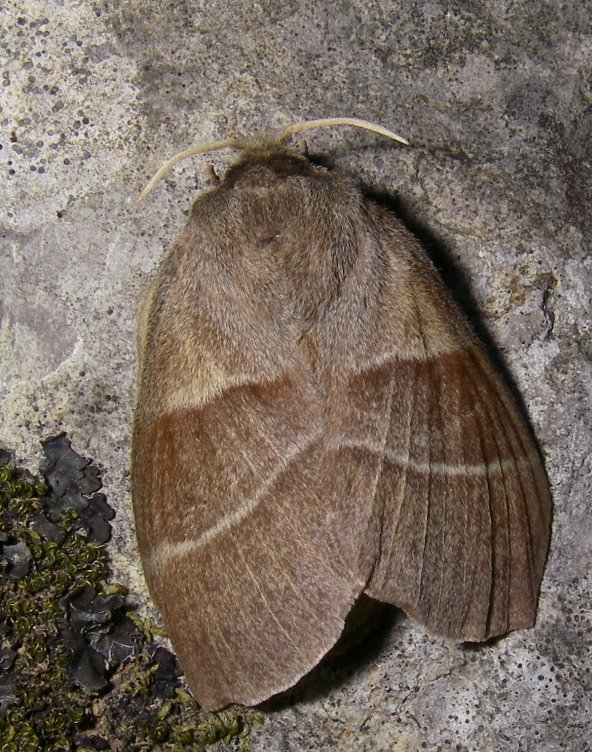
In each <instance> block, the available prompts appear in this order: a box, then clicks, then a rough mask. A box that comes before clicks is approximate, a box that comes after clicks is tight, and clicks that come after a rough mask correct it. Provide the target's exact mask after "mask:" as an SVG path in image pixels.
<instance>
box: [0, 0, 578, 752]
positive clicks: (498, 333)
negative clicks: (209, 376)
mask: <svg viewBox="0 0 592 752" xmlns="http://www.w3.org/2000/svg"><path fill="white" fill-rule="evenodd" d="M0 13H1V17H0V27H1V31H0V35H1V41H0V44H1V53H0V54H1V55H2V63H1V75H2V87H1V92H2V94H1V113H0V117H1V129H0V139H1V147H2V148H1V151H0V163H1V166H2V184H1V189H2V207H3V212H2V216H1V221H2V225H3V226H2V246H1V258H0V290H1V295H0V362H1V385H0V394H1V399H2V408H1V419H0V440H1V441H2V442H3V443H4V444H6V445H7V446H9V447H10V448H11V449H12V450H14V451H15V452H16V454H17V456H18V457H19V458H20V459H21V460H23V461H25V462H27V463H29V464H30V465H31V466H32V467H35V466H36V464H37V462H38V458H39V444H38V442H39V440H40V439H41V438H43V437H46V436H47V435H48V434H51V433H55V432H57V431H60V430H66V431H67V432H68V433H69V435H70V437H71V438H72V441H73V445H74V448H75V449H76V450H77V451H79V452H82V453H87V454H89V455H90V456H92V457H94V458H96V459H97V460H98V461H99V462H100V463H101V465H102V466H103V468H104V480H105V487H106V491H107V493H108V495H109V500H110V503H111V504H112V505H113V506H114V507H115V508H116V510H117V518H116V520H115V531H114V543H115V548H116V551H117V553H116V554H115V555H114V565H115V570H116V576H117V578H118V579H119V580H122V581H124V582H125V583H127V584H128V585H129V586H130V587H131V588H132V589H133V592H134V593H135V594H136V595H135V597H136V600H137V601H138V603H140V604H144V605H143V607H144V608H145V609H149V608H150V607H149V605H148V604H147V602H146V596H145V591H144V586H143V580H142V576H141V572H140V570H139V567H138V556H137V552H136V549H135V543H134V537H133V522H132V518H131V514H130V511H131V505H130V494H129V483H128V480H129V475H128V453H129V444H130V417H131V409H132V400H133V382H134V369H135V352H134V317H135V308H136V304H137V301H138V298H139V295H140V291H141V289H142V288H143V287H144V285H145V284H146V281H147V280H148V279H149V277H150V274H151V272H152V271H153V270H154V269H155V267H156V265H157V263H158V260H159V259H160V257H161V256H162V254H163V251H164V249H165V248H166V247H167V246H169V244H170V243H171V242H172V241H173V239H174V238H175V236H176V234H177V232H178V231H179V229H180V227H181V226H182V224H183V222H184V220H185V217H186V214H187V211H188V209H189V207H190V204H191V201H192V198H193V197H195V196H196V195H197V193H198V191H199V190H200V188H202V187H203V186H204V185H205V171H204V165H205V160H203V159H202V160H201V161H200V160H199V159H198V160H194V161H192V162H190V163H185V164H183V165H182V166H180V167H178V168H177V169H175V170H174V172H173V173H171V175H170V176H169V177H168V178H167V180H166V181H165V183H163V184H161V185H160V186H159V187H158V188H157V190H156V191H155V192H154V193H153V194H152V196H151V197H150V198H149V199H148V200H147V201H146V202H145V203H144V204H143V205H140V206H139V207H137V208H136V207H134V206H132V205H131V204H130V202H129V197H130V196H134V195H135V194H137V192H138V191H139V190H140V189H141V188H142V187H143V185H144V183H145V182H146V180H147V179H148V178H149V177H150V176H151V174H152V173H153V172H154V171H155V170H156V168H157V167H158V166H159V165H160V163H161V162H162V161H163V160H164V159H166V158H168V157H169V156H171V155H172V154H173V153H175V152H176V151H179V150H181V149H183V148H185V147H187V146H188V145H191V144H193V143H196V142H200V141H205V140H211V139H218V138H222V137H224V136H225V135H227V134H231V133H245V134H252V133H254V132H256V131H267V130H270V129H271V130H274V129H276V128H278V127H279V126H282V125H284V124H287V123H290V122H293V121H295V120H301V119H305V118H312V117H321V116H329V115H339V114H341V115H355V116H359V117H364V118H367V119H370V120H374V121H377V122H379V123H382V124H384V125H386V126H388V127H391V128H393V129H395V130H397V131H398V132H399V133H401V134H403V135H405V136H406V137H407V138H409V140H410V141H411V142H412V145H411V147H409V148H399V147H397V146H394V145H393V144H391V143H389V142H385V141H383V140H382V139H380V138H379V137H374V136H372V135H370V134H364V133H361V132H358V131H352V130H350V129H333V130H331V131H315V132H311V133H310V135H309V138H308V141H309V144H310V146H311V148H312V149H313V151H315V152H319V153H323V154H325V155H326V156H327V157H328V158H329V159H330V160H331V161H332V162H333V163H334V164H336V165H338V166H339V167H340V168H342V169H344V170H346V171H350V172H351V173H352V174H356V175H358V176H359V177H360V180H361V181H363V182H364V183H365V184H367V185H369V186H372V188H374V189H376V190H379V191H384V192H385V193H386V194H387V195H388V196H390V197H391V199H393V200H394V201H395V203H397V204H398V205H399V206H400V207H401V210H402V212H403V214H404V216H405V217H406V219H407V220H408V221H409V222H410V224H411V225H412V226H413V227H414V228H415V229H416V230H417V231H418V232H419V233H420V235H421V236H422V237H424V238H426V239H428V240H429V241H431V247H432V251H433V252H434V253H435V255H436V259H437V260H438V261H439V262H440V263H441V265H442V267H443V270H444V273H445V276H446V279H447V280H448V281H449V283H451V284H452V285H453V287H454V288H455V290H456V292H457V294H459V295H460V296H461V297H464V298H465V299H468V300H469V302H468V303H466V308H467V309H470V310H476V311H478V322H480V324H481V325H482V327H483V328H484V329H486V330H487V332H488V333H489V336H490V337H491V339H492V340H493V342H495V344H496V345H497V347H498V348H499V351H500V352H501V353H502V354H503V358H504V361H505V363H506V366H507V369H508V372H509V373H510V374H511V375H512V377H513V379H514V380H515V383H516V385H517V386H518V388H519V389H520V391H521V394H522V396H523V398H524V402H525V405H526V407H527V409H528V411H529V414H530V416H531V420H532V424H533V427H534V429H535V432H536V434H537V436H538V439H539V441H540V444H541V447H542V449H543V451H544V454H545V457H546V464H547V470H548V473H549V477H550V480H551V484H552V488H553V493H554V501H555V518H554V526H553V540H552V548H551V553H550V558H549V562H548V566H547V570H546V575H545V580H544V583H543V590H542V595H541V602H540V609H539V616H538V621H537V625H536V627H535V628H534V629H532V630H528V631H524V632H519V633H515V634H511V635H509V636H508V637H507V638H505V639H503V640H500V641H498V642H497V643H495V644H493V645H488V646H486V647H483V648H481V649H477V650H466V649H462V648H460V647H457V646H453V645H449V644H446V643H444V642H442V641H439V640H433V639H429V638H428V637H427V636H426V635H425V634H424V633H423V632H422V631H421V630H420V629H419V628H418V627H416V626H414V625H413V624H412V623H411V622H410V621H409V620H408V619H406V618H398V619H396V621H395V623H394V626H393V627H392V629H391V630H390V631H389V632H388V634H387V635H386V637H385V639H384V641H383V643H382V644H381V645H380V646H379V647H378V648H377V651H376V652H377V655H374V656H372V657H371V658H369V659H368V660H366V661H361V662H360V665H356V666H355V670H353V669H352V672H351V673H350V674H347V675H345V676H343V675H342V676H341V677H340V678H339V679H336V680H335V681H326V682H325V684H326V686H325V687H324V689H322V690H318V691H316V692H309V693H305V694H303V695H302V696H300V698H299V700H298V702H296V703H295V704H293V705H289V704H287V705H286V704H285V705H284V706H283V707H281V706H280V707H279V708H276V709H275V710H273V711H270V712H269V713H268V714H267V717H266V721H265V723H264V724H263V726H261V727H259V728H258V729H256V731H255V732H254V734H253V746H254V750H256V751H262V750H290V751H293V750H294V751H295V750H335V749H337V750H369V751H372V752H375V751H378V750H381V751H382V750H385V751H386V750H389V751H390V750H399V751H402V750H405V751H410V750H416V749H417V750H420V749H427V750H483V751H489V750H496V751H497V750H499V751H501V750H586V749H590V744H591V742H590V734H591V732H590V731H589V728H588V727H589V724H590V720H591V719H590V716H591V712H590V705H591V703H590V695H588V700H587V701H586V700H585V697H586V692H590V689H591V688H592V677H591V672H590V665H591V664H590V645H591V639H590V634H591V631H590V607H591V606H590V583H589V577H590V566H591V560H592V557H591V553H590V538H591V534H590V527H589V519H590V514H589V506H590V494H591V491H590V476H591V472H590V414H591V413H590V397H591V383H592V382H591V357H592V342H591V340H590V329H591V318H590V302H591V301H590V294H591V293H590V291H591V287H590V283H591V278H592V261H591V257H590V253H589V250H590V249H589V245H590V233H591V224H592V211H591V208H590V203H591V202H590V198H591V195H590V194H591V164H590V159H591V139H590V135H591V129H592V120H591V103H592V88H591V80H592V64H591V63H592V37H591V35H590V29H591V23H592V12H591V6H590V5H589V4H587V3H584V2H576V3H573V4H572V3H564V2H559V1H558V0H550V1H549V2H533V1H531V2H525V3H511V2H505V0H500V1H498V2H492V1H491V0H489V1H488V2H484V3H483V2H479V3H478V2H472V1H470V0H469V1H468V2H454V1H453V2H444V0H422V1H421V2H419V1H418V0H406V1H405V2H402V3H394V2H390V1H389V0H369V1H367V2H364V1H363V0H354V1H350V2H346V1H345V0H342V1H339V0H337V1H335V2H327V0H318V1H317V2H308V0H303V1H302V2H298V1H297V0H285V1H284V2H271V0H261V1H260V2H257V3H255V2H238V1H235V2H221V0H210V1H209V2H203V1H202V0H199V1H196V2H191V0H185V1H184V2H173V1H172V0H154V1H153V2H147V1H141V0H123V1H122V2H105V1H104V0H98V1H97V2H91V0H78V1H73V2H67V1H65V0H43V2H39V1H38V0H28V1H27V2H14V0H8V2H7V3H5V4H4V7H3V10H2V11H1V12H0ZM230 159H231V156H230V154H226V153H221V154H219V155H214V159H213V161H214V163H215V164H216V166H217V168H218V169H219V170H223V169H224V166H225V165H226V164H228V162H229V160H230Z"/></svg>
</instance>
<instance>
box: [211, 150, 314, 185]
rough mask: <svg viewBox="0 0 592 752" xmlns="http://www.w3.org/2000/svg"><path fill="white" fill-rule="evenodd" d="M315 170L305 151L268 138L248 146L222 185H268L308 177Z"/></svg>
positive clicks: (229, 170)
mask: <svg viewBox="0 0 592 752" xmlns="http://www.w3.org/2000/svg"><path fill="white" fill-rule="evenodd" d="M315 169H318V168H316V167H315V165H313V164H312V163H311V162H310V160H309V159H308V155H307V153H306V149H305V148H304V149H292V148H290V147H288V146H285V145H284V144H280V143H278V142H277V141H273V140H271V139H266V140H257V141H253V142H251V143H249V144H248V145H247V146H245V148H244V149H243V151H242V152H241V154H240V156H239V158H238V159H237V160H236V162H234V163H233V164H232V165H231V167H230V168H229V169H228V171H227V172H226V175H225V176H224V182H225V183H226V184H227V185H230V186H233V185H236V184H238V183H241V184H249V185H252V186H256V185H258V184H259V185H266V186H271V185H273V184H274V183H275V182H279V181H282V180H284V179H285V178H288V177H296V176H299V175H301V176H306V177H308V176H310V175H311V174H312V173H313V172H314V171H315Z"/></svg>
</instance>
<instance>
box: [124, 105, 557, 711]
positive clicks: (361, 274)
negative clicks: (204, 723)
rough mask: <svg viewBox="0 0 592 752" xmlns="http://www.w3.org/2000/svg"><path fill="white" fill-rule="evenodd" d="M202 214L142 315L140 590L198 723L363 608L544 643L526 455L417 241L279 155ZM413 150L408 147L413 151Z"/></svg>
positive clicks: (531, 472) (239, 171) (455, 632)
mask: <svg viewBox="0 0 592 752" xmlns="http://www.w3.org/2000/svg"><path fill="white" fill-rule="evenodd" d="M327 124H329V125H331V124H349V125H358V126H360V125H361V127H365V128H370V129H372V130H376V131H378V132H379V133H383V134H384V135H389V136H391V137H394V138H399V137H397V136H395V135H394V134H392V133H391V132H390V131H386V129H382V128H380V127H378V126H372V125H371V124H368V123H366V122H365V121H358V120H356V119H350V118H342V119H341V118H340V119H333V120H321V121H311V122H308V123H300V124H297V125H295V126H291V127H290V128H288V129H286V130H284V131H283V132H282V133H280V134H279V135H277V136H275V137H273V138H268V139H259V140H255V141H252V142H250V141H239V140H234V139H227V140H225V141H222V142H217V143H215V144H208V145H205V146H200V147H196V148H193V149H190V150H188V151H187V152H184V153H183V154H181V155H179V156H178V157H175V158H174V159H173V160H171V161H170V163H167V165H165V166H164V168H163V169H162V170H161V171H160V172H159V173H157V175H156V176H155V178H154V179H153V181H151V184H149V186H148V189H147V190H149V189H151V188H152V187H153V185H154V184H155V183H156V182H157V181H158V180H159V179H160V178H161V177H162V176H163V175H164V174H165V173H166V171H167V170H168V169H170V167H171V166H172V164H174V163H175V162H176V161H178V160H179V159H180V158H182V157H184V156H187V155H189V154H193V153H200V152H204V151H208V150H212V149H218V148H224V147H229V146H230V147H234V148H238V149H240V150H241V153H240V156H239V158H238V160H237V161H236V162H235V163H234V164H233V165H232V166H231V167H230V169H229V170H228V172H227V174H226V175H225V177H224V179H223V180H222V182H220V183H219V184H218V185H216V186H215V187H213V188H212V189H211V190H208V191H206V192H204V193H202V194H201V195H200V196H199V197H198V198H197V200H196V201H195V203H194V204H193V208H192V211H191V216H190V218H189V221H188V222H187V225H186V226H185V228H184V230H183V231H182V233H181V235H180V237H179V239H178V240H177V242H176V243H175V244H174V245H173V247H172V249H171V250H170V251H169V253H168V254H167V255H166V256H165V258H164V260H163V261H162V263H161V265H160V268H159V269H158V272H157V274H156V276H155V279H154V280H153V282H152V284H151V286H150V289H149V290H148V292H147V294H146V296H145V298H144V300H143V303H142V305H141V313H140V317H139V325H138V350H139V375H138V388H137V403H136V408H135V414H134V421H133V441H132V455H133V456H132V491H133V504H134V512H135V519H136V526H137V536H138V543H139V549H140V553H141V557H142V561H143V566H144V571H145V575H146V580H147V583H148V587H149V590H150V592H151V594H152V597H153V599H154V601H155V603H156V605H157V607H158V608H159V609H160V611H161V613H162V616H163V618H164V622H165V626H166V629H167V631H168V634H169V636H170V638H171V641H172V643H173V646H174V648H175V650H176V651H177V654H178V657H179V660H180V662H181V665H182V667H183V669H184V671H185V675H186V678H187V682H188V685H189V687H190V689H191V691H192V692H193V694H194V696H195V697H196V699H197V700H198V702H199V703H200V704H201V705H202V706H203V707H204V708H206V709H209V710H213V709H217V708H221V707H223V706H225V705H227V704H229V703H241V704H245V705H254V704H257V703H259V702H261V701H263V700H265V699H266V698H268V697H270V696H271V695H274V694H276V693H278V692H281V691H283V690H285V689H287V688H289V687H291V686H292V685H294V684H295V683H296V682H297V681H298V679H300V678H301V677H302V676H303V675H304V674H306V673H308V672H309V671H310V670H311V669H312V668H313V667H314V666H315V665H316V664H317V663H318V662H319V660H320V659H321V658H322V657H323V656H324V655H325V654H326V653H327V651H328V650H329V649H330V648H331V647H332V646H333V645H334V643H335V642H336V641H337V639H338V638H339V636H340V634H341V632H342V630H343V626H344V620H345V618H346V616H347V615H348V613H349V612H350V610H351V608H352V606H353V604H354V603H355V602H356V600H357V599H358V598H359V597H360V596H361V595H362V594H366V595H367V596H370V597H371V598H373V599H377V600H378V601H384V602H388V603H392V604H395V605H396V606H398V607H400V608H401V609H403V610H404V611H405V612H406V613H407V614H408V615H409V616H410V617H411V618H412V619H414V620H415V621H416V622H418V623H419V624H421V625H423V626H424V627H425V628H426V629H427V631H428V632H429V633H430V634H432V635H436V636H441V637H445V638H449V639H451V640H455V641H484V640H487V639H489V638H491V637H494V636H496V635H501V634H504V633H506V632H508V631H510V630H515V629H521V628H525V627H529V626H531V625H532V624H533V623H534V619H535V613H536V606H537V598H538V592H539V587H540V583H541V579H542V574H543V568H544V564H545V559H546V554H547V548H548V543H549V531H550V518H551V499H550V493H549V487H548V483H547V479H546V475H545V471H544V469H543V465H542V462H541V459H540V456H539V453H538V451H537V448H536V445H535V443H534V440H533V437H532V436H531V433H530V431H529V428H528V427H527V424H526V423H525V420H524V418H523V417H522V415H521V413H520V411H519V409H518V408H517V405H516V403H515V401H514V399H513V397H512V395H511V393H510V391H509V390H508V388H507V387H506V385H505V384H504V382H503V380H502V379H501V378H500V376H499V375H498V373H497V372H496V371H495V369H494V367H493V366H492V364H491V363H490V361H489V359H488V356H487V354H486V351H485V348H484V346H483V345H482V344H481V343H480V341H479V340H478V339H477V338H476V336H475V335H474V334H473V332H472V330H471V327H470V326H469V324H468V323H467V321H466V320H465V318H464V316H463V315H462V313H461V312H460V310H459V309H458V307H457V306H456V304H455V303H454V302H453V300H452V298H451V296H450V294H449V293H448V291H447V289H446V288H445V286H444V284H443V282H442V281H441V279H440V277H439V275H438V273H437V272H436V270H435V268H434V266H433V265H432V263H431V262H430V260H429V259H428V257H427V255H426V253H425V252H424V250H423V249H422V248H421V246H420V245H419V243H418V241H417V240H416V239H415V237H414V236H413V235H412V234H410V232H409V231H408V230H407V229H406V228H405V227H404V225H403V224H402V222H401V221H400V220H399V219H397V217H396V216H394V215H393V214H391V213H390V212H389V211H387V210H386V209H385V208H384V207H383V206H382V205H380V204H378V203H375V202H374V201H372V200H370V199H369V198H366V197H365V196H364V195H363V193H362V192H361V191H360V189H359V188H358V187H357V185H356V182H355V181H354V180H353V179H351V178H350V177H348V176H346V175H344V174H340V173H339V172H337V171H333V170H328V169H325V168H323V167H320V166H318V165H316V164H314V163H313V162H311V161H310V160H309V159H308V158H307V157H306V156H305V155H304V154H300V153H298V152H297V151H296V150H293V149H290V148H289V147H288V146H286V145H285V142H286V141H287V140H288V138H289V137H290V136H291V135H293V134H294V133H296V132H299V131H302V130H304V129H306V128H309V127H314V126H320V125H327ZM399 140H401V139H400V138H399Z"/></svg>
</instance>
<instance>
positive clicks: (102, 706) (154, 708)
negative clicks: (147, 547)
mask: <svg viewBox="0 0 592 752" xmlns="http://www.w3.org/2000/svg"><path fill="white" fill-rule="evenodd" d="M64 442H65V445H67V448H68V451H69V452H70V455H68V462H70V463H72V458H74V460H75V462H74V464H76V463H78V464H77V469H76V471H75V472H76V473H78V476H77V477H79V481H80V482H79V487H76V488H75V489H74V490H72V486H69V488H68V493H69V494H70V496H68V495H67V494H66V493H65V492H64V495H63V496H62V497H60V498H57V497H56V494H55V490H54V489H52V488H51V487H50V486H51V483H49V484H48V483H45V482H44V481H43V480H41V479H39V478H34V477H32V476H30V475H29V474H28V473H26V472H25V471H24V470H22V469H19V468H11V467H9V465H8V464H3V465H0V752H13V751H14V752H37V751H38V750H39V751H40V750H44V751H46V752H52V751H55V752H58V750H59V751H60V752H62V751H69V750H80V751H82V750H89V751H90V750H97V749H107V750H108V749H125V750H129V751H130V752H134V751H135V750H137V751H140V750H163V752H164V751H165V750H170V751H171V752H172V751H173V750H175V751H177V750H178V751H181V750H196V751H197V750H204V749H206V748H207V747H208V746H210V745H212V744H215V743H217V742H219V741H223V742H230V741H232V742H233V749H242V750H247V749H248V748H249V743H248V736H249V730H250V727H251V725H252V724H253V723H254V722H258V721H259V720H260V718H259V715H258V714H257V713H256V712H255V711H252V710H247V709H245V708H241V707H236V708H230V709H227V710H225V711H222V712H219V713H205V712H203V711H201V710H200V709H199V707H198V706H197V705H196V704H195V702H194V701H193V699H192V698H191V696H190V695H189V694H188V693H187V692H186V691H185V690H184V689H183V686H182V684H181V682H180V679H179V675H180V670H179V668H178V665H177V664H176V661H175V659H174V656H172V655H171V654H170V653H168V651H167V650H165V649H164V648H162V647H159V646H158V645H157V643H156V641H155V636H158V635H161V634H162V630H160V629H157V628H156V627H154V625H152V624H151V623H150V622H148V621H146V620H145V619H142V618H141V617H139V616H138V615H137V614H134V613H133V612H132V611H130V609H129V607H128V606H127V604H126V602H125V595H126V592H125V588H123V587H122V586H121V585H118V584H117V583H113V582H112V581H111V579H110V576H111V575H110V570H109V559H108V546H107V545H105V544H103V543H97V542H90V541H91V540H92V538H93V531H92V519H94V518H93V517H92V516H91V515H90V514H89V513H87V508H86V507H85V506H84V504H86V503H89V504H90V503H92V501H93V499H94V498H95V497H90V496H89V495H88V494H87V493H85V492H84V486H85V483H86V486H87V487H88V488H90V487H91V486H90V485H89V483H88V477H90V476H88V477H87V475H84V468H87V469H88V468H89V463H88V461H87V460H84V458H79V457H78V455H76V454H75V453H73V452H72V451H71V449H70V448H69V442H67V440H64ZM80 467H82V468H83V470H82V471H81V470H80ZM90 469H92V468H90ZM73 474H75V473H74V471H73ZM46 475H47V473H46ZM83 475H84V478H83ZM91 475H92V478H93V479H95V480H96V478H97V477H98V472H94V475H93V474H92V473H91ZM60 477H61V476H60ZM81 478H83V479H82V480H80V479H81ZM93 482H94V480H93ZM48 486H49V487H48ZM98 487H100V480H99V481H98V485H96V484H95V485H94V486H92V488H93V490H96V488H98ZM80 489H83V490H82V491H80ZM81 499H82V500H83V502H81V501H80V500H81ZM103 499H104V497H101V500H99V501H98V502H97V503H99V504H100V503H103V506H107V505H105V504H104V502H103ZM65 500H66V501H65ZM95 501H96V499H95ZM66 502H68V503H66ZM70 502H71V503H72V504H75V505H77V506H78V507H79V508H78V509H77V508H74V506H69V503H70ZM107 508H108V506H107ZM56 510H58V511H56ZM89 519H90V520H91V523H89V522H88V520H89ZM102 520H103V518H101V520H100V522H101V524H102V525H104V524H105V523H104V521H102ZM95 537H96V536H95Z"/></svg>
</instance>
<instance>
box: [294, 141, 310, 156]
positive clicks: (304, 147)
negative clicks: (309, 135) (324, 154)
mask: <svg viewBox="0 0 592 752" xmlns="http://www.w3.org/2000/svg"><path fill="white" fill-rule="evenodd" d="M296 148H297V149H298V151H299V152H300V154H302V156H303V157H308V142H307V141H305V139H303V138H302V139H300V141H298V142H297V144H296Z"/></svg>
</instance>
